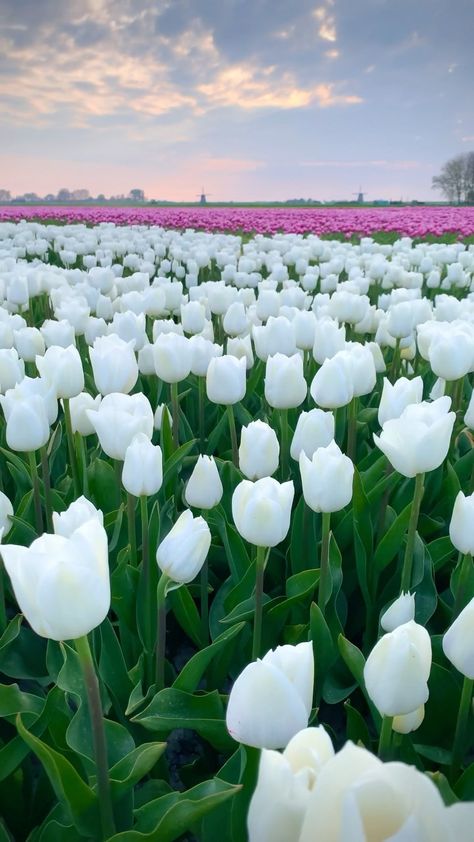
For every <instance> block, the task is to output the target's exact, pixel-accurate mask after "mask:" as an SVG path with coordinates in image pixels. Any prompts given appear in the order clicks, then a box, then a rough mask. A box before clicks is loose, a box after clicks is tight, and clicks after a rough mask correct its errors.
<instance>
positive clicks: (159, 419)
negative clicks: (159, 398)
mask: <svg viewBox="0 0 474 842" xmlns="http://www.w3.org/2000/svg"><path fill="white" fill-rule="evenodd" d="M163 412H166V414H167V416H168V422H169V425H170V427H171V425H172V423H173V421H172V418H171V413H170V411H169V409H168V407H167V406H166V404H165V403H160V404H158V406H157V407H156V409H155V415H154V418H153V426H154V428H155V430H161V425H162V423H163Z"/></svg>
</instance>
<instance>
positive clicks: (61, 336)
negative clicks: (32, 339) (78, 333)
mask: <svg viewBox="0 0 474 842" xmlns="http://www.w3.org/2000/svg"><path fill="white" fill-rule="evenodd" d="M40 333H41V335H42V337H43V339H44V341H45V344H46V347H47V348H50V347H51V346H52V345H60V346H61V348H67V347H68V345H75V342H76V339H75V335H74V328H73V326H72V325H71V324H69V322H68V321H66V320H65V319H63V320H62V321H60V322H57V321H56V320H55V319H46V321H45V322H43V324H42V325H41V327H40Z"/></svg>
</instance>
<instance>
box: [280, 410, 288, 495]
mask: <svg viewBox="0 0 474 842" xmlns="http://www.w3.org/2000/svg"><path fill="white" fill-rule="evenodd" d="M280 430H281V448H280V460H281V478H282V480H283V482H285V480H287V479H288V477H289V464H288V463H289V456H290V443H289V438H290V433H289V428H288V410H287V409H280Z"/></svg>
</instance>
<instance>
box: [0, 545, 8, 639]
mask: <svg viewBox="0 0 474 842" xmlns="http://www.w3.org/2000/svg"><path fill="white" fill-rule="evenodd" d="M4 578H5V574H4V572H3V561H2V558H1V556H0V637H1V636H2V634H3V632H4V631H5V629H6V627H7V609H6V606H5V581H4Z"/></svg>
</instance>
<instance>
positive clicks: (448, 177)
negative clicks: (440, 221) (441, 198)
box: [432, 152, 474, 204]
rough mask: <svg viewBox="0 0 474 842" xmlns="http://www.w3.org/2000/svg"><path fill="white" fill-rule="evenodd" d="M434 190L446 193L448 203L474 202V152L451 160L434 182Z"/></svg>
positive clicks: (442, 168)
mask: <svg viewBox="0 0 474 842" xmlns="http://www.w3.org/2000/svg"><path fill="white" fill-rule="evenodd" d="M432 187H433V189H434V190H440V191H441V193H444V195H445V196H446V198H447V199H448V201H450V202H457V204H460V203H461V202H474V152H464V153H462V154H461V155H456V156H455V157H454V158H450V159H449V161H446V163H445V164H443V166H442V167H441V172H440V174H439V175H435V176H434V177H433V180H432Z"/></svg>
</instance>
